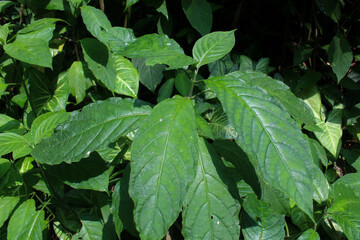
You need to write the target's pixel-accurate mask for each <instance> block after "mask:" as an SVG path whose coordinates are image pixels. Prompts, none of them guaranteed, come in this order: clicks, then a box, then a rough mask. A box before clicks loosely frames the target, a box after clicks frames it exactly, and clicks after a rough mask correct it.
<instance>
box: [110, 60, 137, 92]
mask: <svg viewBox="0 0 360 240" xmlns="http://www.w3.org/2000/svg"><path fill="white" fill-rule="evenodd" d="M114 59H115V67H116V83H115V89H114V92H116V93H119V94H123V95H127V96H131V97H135V98H136V97H137V93H138V90H139V73H138V71H137V69H136V68H135V67H134V66H133V65H132V63H131V62H130V61H129V60H128V59H126V58H124V57H121V56H114Z"/></svg>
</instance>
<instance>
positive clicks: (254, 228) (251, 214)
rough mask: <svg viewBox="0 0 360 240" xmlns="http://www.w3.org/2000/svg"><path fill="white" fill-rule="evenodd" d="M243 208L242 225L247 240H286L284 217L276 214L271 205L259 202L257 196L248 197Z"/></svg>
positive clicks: (250, 195)
mask: <svg viewBox="0 0 360 240" xmlns="http://www.w3.org/2000/svg"><path fill="white" fill-rule="evenodd" d="M242 206H243V208H244V212H243V213H242V214H241V225H242V233H243V235H244V238H245V240H265V239H272V240H275V239H279V240H282V239H284V237H285V230H284V226H285V216H284V215H282V214H277V213H274V212H273V211H272V209H271V208H270V205H269V204H268V203H265V202H263V201H260V200H258V199H257V198H256V195H255V194H249V195H247V196H246V198H245V200H244V202H243V205H242Z"/></svg>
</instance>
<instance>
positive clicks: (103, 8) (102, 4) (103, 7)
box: [99, 0, 105, 12]
mask: <svg viewBox="0 0 360 240" xmlns="http://www.w3.org/2000/svg"><path fill="white" fill-rule="evenodd" d="M99 5H100V10H101V11H102V12H105V3H104V0H99Z"/></svg>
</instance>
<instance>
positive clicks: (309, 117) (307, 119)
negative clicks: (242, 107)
mask: <svg viewBox="0 0 360 240" xmlns="http://www.w3.org/2000/svg"><path fill="white" fill-rule="evenodd" d="M229 75H232V76H235V77H236V78H239V79H241V80H243V81H246V82H247V83H248V84H250V85H251V86H258V87H261V88H262V89H264V90H265V91H266V92H267V93H269V94H270V95H271V96H273V97H276V98H277V99H278V100H279V101H280V102H281V103H282V104H283V105H284V107H285V108H286V110H287V111H288V112H289V113H290V115H291V116H293V117H294V118H295V119H298V120H300V121H301V122H303V123H305V124H308V125H309V126H311V127H316V126H315V124H316V119H315V117H314V115H313V112H312V110H311V108H310V107H309V106H308V105H307V104H306V103H304V101H302V100H301V99H299V98H297V97H296V96H295V95H294V94H293V93H292V92H291V90H290V88H289V87H288V86H287V85H286V84H284V83H283V82H281V81H278V80H275V79H273V78H271V77H268V76H266V75H265V74H262V73H255V72H240V71H239V72H232V73H230V74H229Z"/></svg>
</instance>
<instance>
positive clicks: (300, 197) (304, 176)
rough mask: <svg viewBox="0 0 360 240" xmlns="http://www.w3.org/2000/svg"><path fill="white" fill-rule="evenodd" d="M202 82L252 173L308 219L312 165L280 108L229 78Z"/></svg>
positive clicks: (256, 90)
mask: <svg viewBox="0 0 360 240" xmlns="http://www.w3.org/2000/svg"><path fill="white" fill-rule="evenodd" d="M205 82H206V84H207V85H208V86H209V87H210V89H212V90H213V91H214V92H215V93H216V95H217V97H218V99H219V100H220V102H221V104H222V105H223V107H224V110H225V113H226V114H227V116H228V118H229V120H230V123H231V124H232V125H233V126H234V128H235V130H236V131H237V133H238V137H237V142H238V144H239V145H240V147H241V148H242V149H243V150H244V151H245V152H246V153H247V155H248V156H249V158H250V160H251V161H252V164H253V166H254V168H255V169H256V171H258V173H259V174H261V175H262V176H263V177H264V178H265V180H266V181H267V182H269V183H270V184H271V185H272V186H273V187H275V188H277V189H279V190H281V191H282V192H284V193H285V194H286V195H288V196H289V197H291V198H292V199H293V200H294V201H295V202H296V203H297V205H298V206H299V207H300V208H301V209H302V210H303V211H305V212H306V213H307V214H308V215H309V216H311V217H312V195H313V187H312V177H311V175H310V173H309V172H308V171H307V169H306V164H309V165H310V166H311V165H312V164H313V163H312V156H311V155H310V147H309V145H308V143H307V140H306V139H305V138H304V136H303V135H302V133H301V131H300V129H299V128H298V126H297V125H296V124H295V122H294V121H293V120H292V119H291V118H290V116H289V115H288V113H287V112H286V110H285V108H284V107H283V105H282V104H281V103H280V102H279V101H278V100H277V99H275V98H274V97H272V96H271V95H269V94H267V93H266V92H265V91H264V90H262V89H260V88H258V87H253V86H249V85H248V84H246V82H245V81H243V80H241V79H238V78H235V77H233V76H229V77H217V78H212V79H210V80H207V81H205ZM239 119H240V121H239ZM289 135H290V136H292V137H291V138H289V137H288V136H289Z"/></svg>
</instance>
